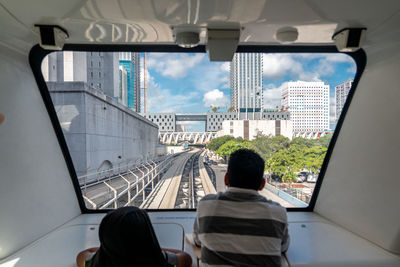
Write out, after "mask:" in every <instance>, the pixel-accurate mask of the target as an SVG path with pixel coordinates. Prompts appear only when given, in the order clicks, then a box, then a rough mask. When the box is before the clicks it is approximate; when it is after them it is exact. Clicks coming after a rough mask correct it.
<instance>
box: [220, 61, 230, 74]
mask: <svg viewBox="0 0 400 267" xmlns="http://www.w3.org/2000/svg"><path fill="white" fill-rule="evenodd" d="M221 70H222V71H226V72H230V70H231V63H230V62H224V63H222V65H221Z"/></svg>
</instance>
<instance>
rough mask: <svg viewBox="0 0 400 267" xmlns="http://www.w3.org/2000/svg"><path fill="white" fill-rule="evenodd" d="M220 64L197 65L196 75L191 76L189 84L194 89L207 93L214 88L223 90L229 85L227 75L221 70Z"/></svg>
mask: <svg viewBox="0 0 400 267" xmlns="http://www.w3.org/2000/svg"><path fill="white" fill-rule="evenodd" d="M221 65H222V64H216V63H212V64H199V65H198V66H197V67H196V73H197V74H196V75H192V77H191V79H190V83H191V84H193V87H194V89H196V90H199V91H202V92H208V91H210V90H213V89H215V88H225V87H226V84H227V83H229V73H226V72H224V71H222V70H221ZM228 88H229V87H228Z"/></svg>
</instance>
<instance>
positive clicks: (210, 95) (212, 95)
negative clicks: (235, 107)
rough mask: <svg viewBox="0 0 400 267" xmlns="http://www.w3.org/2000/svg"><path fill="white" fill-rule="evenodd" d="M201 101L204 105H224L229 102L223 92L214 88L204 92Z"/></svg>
mask: <svg viewBox="0 0 400 267" xmlns="http://www.w3.org/2000/svg"><path fill="white" fill-rule="evenodd" d="M203 102H204V106H205V107H210V106H213V107H224V106H227V105H228V103H229V99H228V98H227V97H226V96H224V92H222V91H220V90H218V89H214V90H212V91H210V92H207V93H205V94H204V97H203Z"/></svg>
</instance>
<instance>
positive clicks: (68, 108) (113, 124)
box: [48, 82, 158, 176]
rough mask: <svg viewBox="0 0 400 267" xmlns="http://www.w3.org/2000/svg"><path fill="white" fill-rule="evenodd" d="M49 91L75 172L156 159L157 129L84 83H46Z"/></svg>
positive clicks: (79, 172)
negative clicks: (106, 162) (107, 163)
mask: <svg viewBox="0 0 400 267" xmlns="http://www.w3.org/2000/svg"><path fill="white" fill-rule="evenodd" d="M48 88H49V90H50V93H51V97H52V100H53V103H54V107H55V109H56V112H57V115H58V118H59V121H60V124H61V127H62V129H63V131H64V135H65V138H66V141H67V144H68V147H69V151H70V153H71V156H72V159H73V162H74V166H75V169H76V172H77V174H78V176H79V175H82V174H84V172H85V170H86V169H89V171H88V172H89V173H91V172H93V171H96V170H97V168H99V167H100V165H101V164H102V163H103V162H104V161H109V162H111V163H112V165H113V167H116V166H117V165H118V164H125V163H135V162H136V161H137V160H139V159H141V160H147V159H150V158H154V157H156V156H157V153H156V145H157V143H158V128H157V125H155V124H154V123H152V122H150V121H149V120H147V119H145V118H143V117H142V116H140V115H138V114H137V113H135V112H132V111H131V110H129V109H128V108H126V107H124V106H123V105H121V104H119V103H118V102H117V101H116V100H114V99H112V98H110V97H108V96H106V95H104V94H103V93H102V92H101V91H99V90H96V89H94V88H92V87H89V86H88V85H87V84H86V83H83V82H49V83H48Z"/></svg>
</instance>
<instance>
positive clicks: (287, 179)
mask: <svg viewBox="0 0 400 267" xmlns="http://www.w3.org/2000/svg"><path fill="white" fill-rule="evenodd" d="M296 177H297V174H295V173H294V172H293V171H292V170H287V171H286V172H285V174H284V175H283V176H282V181H283V182H284V183H289V184H291V183H292V182H295V181H296Z"/></svg>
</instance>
